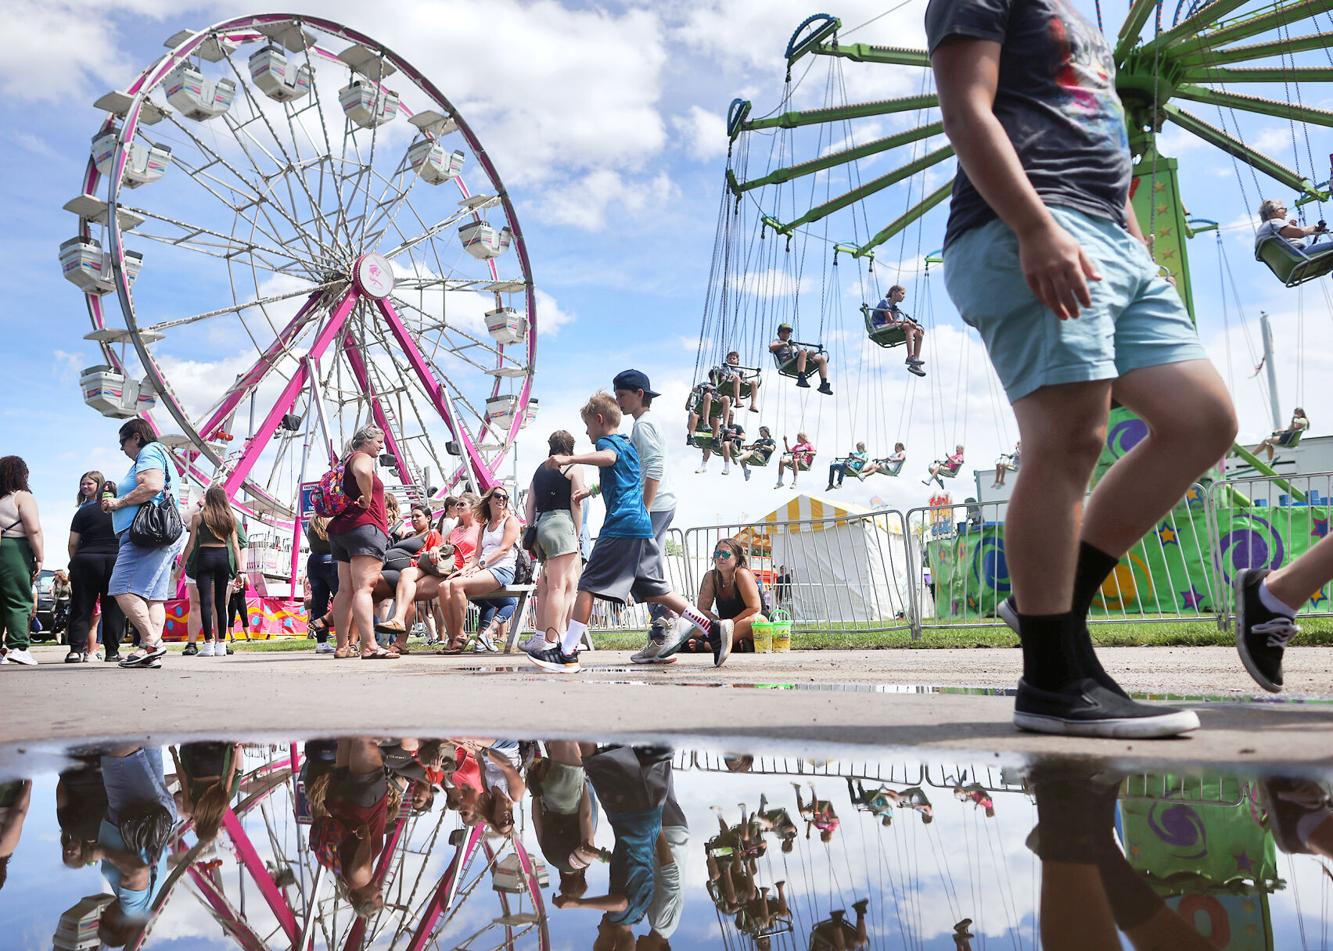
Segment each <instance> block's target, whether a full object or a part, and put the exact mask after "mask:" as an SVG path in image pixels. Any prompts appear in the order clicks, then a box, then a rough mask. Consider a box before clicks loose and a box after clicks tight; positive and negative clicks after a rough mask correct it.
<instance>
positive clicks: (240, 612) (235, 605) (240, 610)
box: [225, 589, 250, 640]
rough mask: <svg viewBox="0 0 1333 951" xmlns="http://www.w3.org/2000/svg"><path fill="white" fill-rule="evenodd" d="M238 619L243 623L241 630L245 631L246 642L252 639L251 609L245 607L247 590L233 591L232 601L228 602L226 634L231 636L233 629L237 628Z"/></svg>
mask: <svg viewBox="0 0 1333 951" xmlns="http://www.w3.org/2000/svg"><path fill="white" fill-rule="evenodd" d="M237 619H239V620H240V622H241V630H243V631H245V638H246V640H249V639H250V609H249V608H248V607H246V605H245V590H244V589H242V590H240V591H233V592H232V593H231V600H229V601H228V602H227V630H226V632H225V634H230V633H231V629H232V628H233V627H235V626H236V621H237Z"/></svg>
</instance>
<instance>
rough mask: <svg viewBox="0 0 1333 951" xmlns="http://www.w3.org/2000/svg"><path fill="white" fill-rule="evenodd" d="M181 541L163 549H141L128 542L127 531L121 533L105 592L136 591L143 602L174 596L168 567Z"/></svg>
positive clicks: (130, 592) (112, 593) (163, 599)
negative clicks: (114, 565) (114, 564)
mask: <svg viewBox="0 0 1333 951" xmlns="http://www.w3.org/2000/svg"><path fill="white" fill-rule="evenodd" d="M179 547H180V543H179V542H176V543H174V544H171V545H167V546H166V547H165V548H143V547H140V546H139V545H136V544H134V542H132V541H130V530H129V529H128V528H127V529H125V531H123V532H121V533H120V549H119V550H118V551H117V552H116V567H115V568H113V569H111V580H110V582H109V583H108V584H107V594H110V595H112V596H115V595H117V594H137V595H138V596H139V597H141V598H143V599H144V600H145V601H166V600H168V599H170V598H172V597H174V596H175V593H174V592H173V591H172V587H171V568H172V566H173V565H174V564H175V562H176V550H177V549H178V548H179Z"/></svg>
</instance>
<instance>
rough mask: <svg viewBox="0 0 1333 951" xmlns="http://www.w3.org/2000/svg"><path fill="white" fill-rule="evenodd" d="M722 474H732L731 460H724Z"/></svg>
mask: <svg viewBox="0 0 1333 951" xmlns="http://www.w3.org/2000/svg"><path fill="white" fill-rule="evenodd" d="M722 474H723V475H731V463H730V462H724V463H722Z"/></svg>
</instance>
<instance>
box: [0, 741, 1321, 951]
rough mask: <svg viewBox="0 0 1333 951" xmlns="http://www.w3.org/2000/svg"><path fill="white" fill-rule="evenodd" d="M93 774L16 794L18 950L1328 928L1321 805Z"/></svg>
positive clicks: (229, 759) (10, 842)
mask: <svg viewBox="0 0 1333 951" xmlns="http://www.w3.org/2000/svg"><path fill="white" fill-rule="evenodd" d="M76 753H77V755H74V756H73V757H72V758H70V759H67V760H66V761H65V762H64V765H63V767H62V768H61V769H60V770H59V774H58V775H57V774H56V772H43V773H41V774H39V775H36V776H34V777H32V778H31V779H29V780H17V781H10V782H5V783H0V863H3V868H4V872H5V875H4V879H3V885H0V935H3V936H4V937H3V938H0V946H3V947H5V948H25V949H26V948H45V947H54V948H56V949H76V948H77V949H85V948H86V949H92V948H97V947H99V935H100V938H101V940H103V941H106V942H107V944H109V945H111V946H117V947H118V946H122V945H123V946H128V947H140V946H144V947H169V948H173V949H175V948H230V947H235V948H241V949H254V951H257V949H260V948H275V949H276V948H290V947H294V946H304V945H306V943H307V942H308V943H309V946H310V947H313V948H318V949H324V948H330V949H331V948H338V949H354V948H358V947H364V948H392V949H419V948H438V949H446V948H450V949H451V948H474V949H479V951H480V949H492V948H505V947H513V948H586V947H590V946H591V947H595V948H607V949H612V948H621V949H628V948H638V949H645V948H647V949H652V948H660V947H667V946H668V945H667V944H666V941H667V940H669V946H670V947H674V948H774V949H778V948H782V949H794V948H800V949H806V948H847V949H851V948H859V947H873V948H880V947H884V948H897V947H904V948H943V949H955V951H958V949H977V951H980V949H982V948H986V947H988V946H990V945H991V944H994V945H995V946H996V947H1001V946H1003V947H1007V948H1025V947H1038V946H1045V947H1061V948H1066V947H1068V948H1084V947H1094V946H1103V945H1099V944H1098V942H1099V941H1101V940H1105V941H1107V942H1109V946H1112V947H1114V946H1117V944H1120V943H1123V946H1126V947H1128V946H1130V937H1129V936H1133V939H1134V943H1135V944H1136V945H1138V946H1147V944H1148V943H1149V942H1151V941H1156V942H1157V944H1156V946H1157V947H1163V948H1185V949H1188V948H1228V949H1232V948H1234V949H1240V948H1245V949H1263V948H1304V947H1326V946H1327V941H1328V937H1329V926H1330V923H1331V922H1330V919H1329V915H1330V909H1331V908H1333V873H1330V871H1328V869H1329V868H1330V867H1331V866H1333V863H1330V862H1329V860H1328V858H1327V856H1329V855H1331V854H1333V809H1330V805H1329V779H1330V777H1328V776H1325V777H1322V778H1321V779H1320V780H1318V781H1312V780H1311V779H1309V778H1299V777H1283V776H1280V775H1268V776H1254V775H1237V774H1231V773H1219V772H1216V771H1209V770H1205V769H1202V768H1194V767H1191V766H1189V765H1188V764H1181V765H1180V767H1179V770H1180V771H1179V772H1178V773H1174V774H1164V773H1157V774H1144V773H1134V774H1124V773H1117V772H1112V771H1110V769H1109V768H1108V767H1106V766H1105V765H1103V764H1099V763H1097V762H1095V761H1090V760H1080V761H1077V762H1073V761H1038V762H1036V763H1033V764H1029V765H1023V766H1019V765H996V764H995V763H994V762H993V761H988V758H987V756H986V754H980V755H977V756H976V757H975V758H974V760H973V761H968V760H965V759H964V760H948V761H945V760H941V759H928V760H922V759H916V758H908V757H905V756H903V755H902V754H901V753H894V754H892V755H890V754H888V753H885V754H884V757H883V758H877V757H875V756H874V755H873V754H867V753H860V754H858V757H857V758H856V759H850V758H841V759H832V760H828V759H817V758H809V757H796V756H788V757H784V756H781V755H768V754H766V755H760V756H748V755H731V756H723V755H720V754H718V753H715V752H709V751H705V750H701V749H695V748H691V747H686V746H681V747H675V748H673V747H671V746H666V745H663V746H654V747H642V746H641V747H627V746H596V745H593V744H575V743H571V742H567V741H564V742H526V741H525V742H517V741H493V740H489V739H468V738H464V739H459V738H451V739H424V738H396V739H392V740H390V739H385V738H375V739H371V738H358V739H340V740H313V741H305V740H298V741H293V742H291V743H280V744H273V743H265V744H254V743H250V744H243V743H235V744H232V743H182V744H171V745H167V746H148V747H135V746H132V745H122V746H105V747H101V748H99V749H90V748H84V749H82V750H79V751H76ZM38 758H44V757H38ZM1043 909H1044V913H1043ZM1117 934H1118V935H1119V937H1118V938H1117V937H1116V935H1117ZM303 938H304V939H305V940H302V939H303ZM1043 939H1044V941H1043Z"/></svg>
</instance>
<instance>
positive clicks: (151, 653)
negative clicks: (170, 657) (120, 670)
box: [120, 642, 167, 668]
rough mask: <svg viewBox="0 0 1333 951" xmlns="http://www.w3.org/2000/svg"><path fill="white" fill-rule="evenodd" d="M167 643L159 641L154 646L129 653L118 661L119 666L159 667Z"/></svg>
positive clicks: (164, 654)
mask: <svg viewBox="0 0 1333 951" xmlns="http://www.w3.org/2000/svg"><path fill="white" fill-rule="evenodd" d="M166 653H167V645H166V644H163V643H161V642H159V643H158V645H157V646H156V647H152V648H142V649H140V650H139V651H137V652H136V653H132V654H130V656H129V657H126V658H125V659H124V660H122V661H121V662H120V666H121V667H126V668H129V667H149V668H153V667H161V666H162V658H163V657H165V656H166Z"/></svg>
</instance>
